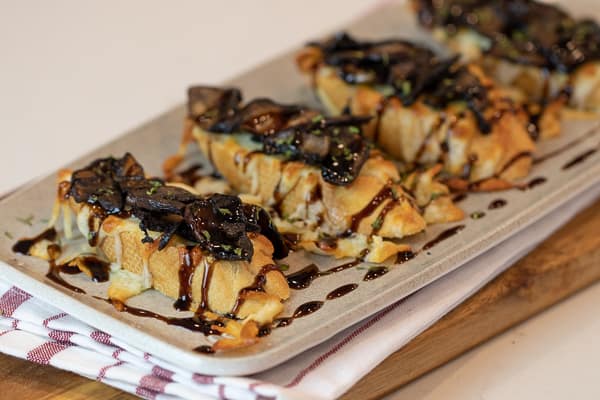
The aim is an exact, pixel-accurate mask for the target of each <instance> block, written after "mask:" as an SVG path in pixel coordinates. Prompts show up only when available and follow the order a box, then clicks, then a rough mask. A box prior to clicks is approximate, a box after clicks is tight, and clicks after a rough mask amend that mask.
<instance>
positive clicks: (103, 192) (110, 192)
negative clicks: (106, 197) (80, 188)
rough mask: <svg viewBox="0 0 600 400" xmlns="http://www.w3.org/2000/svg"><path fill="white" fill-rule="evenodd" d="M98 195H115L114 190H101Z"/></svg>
mask: <svg viewBox="0 0 600 400" xmlns="http://www.w3.org/2000/svg"><path fill="white" fill-rule="evenodd" d="M98 193H100V194H113V193H114V190H112V189H111V188H100V189H99V190H98Z"/></svg>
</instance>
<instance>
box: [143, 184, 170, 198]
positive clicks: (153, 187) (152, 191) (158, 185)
mask: <svg viewBox="0 0 600 400" xmlns="http://www.w3.org/2000/svg"><path fill="white" fill-rule="evenodd" d="M150 184H151V185H152V187H151V188H150V189H148V190H147V191H146V194H147V195H148V196H152V195H153V194H154V193H156V191H157V190H158V188H159V187H161V186H162V183H161V182H160V181H150ZM168 194H169V193H168V192H167V195H168Z"/></svg>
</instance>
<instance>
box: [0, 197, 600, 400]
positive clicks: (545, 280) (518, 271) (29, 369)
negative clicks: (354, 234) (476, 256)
mask: <svg viewBox="0 0 600 400" xmlns="http://www.w3.org/2000/svg"><path fill="white" fill-rule="evenodd" d="M566 250H568V251H566ZM598 279H600V201H598V202H596V204H594V205H593V206H591V207H590V208H588V209H586V210H584V211H583V212H581V213H580V214H579V215H578V216H577V217H575V218H574V219H573V220H572V221H571V222H569V223H568V224H567V225H565V226H564V227H563V228H562V229H560V230H559V231H558V232H556V233H555V234H554V235H552V236H551V237H550V238H549V239H548V240H546V241H545V242H544V243H542V244H541V245H540V246H539V247H538V248H536V249H535V250H534V251H533V252H531V253H530V254H529V255H527V256H526V257H525V258H523V259H522V260H521V261H519V262H518V263H517V264H515V265H514V266H513V267H511V268H510V269H509V270H507V271H506V272H504V273H503V274H502V275H500V276H499V277H497V278H496V279H495V280H493V281H492V282H490V283H489V284H488V285H487V286H485V287H484V288H483V289H481V290H480V291H479V292H478V293H476V294H475V295H473V296H472V297H471V298H470V299H469V300H467V301H466V302H465V303H463V304H462V305H461V306H460V307H458V308H457V309H455V310H454V311H452V312H451V313H450V314H448V315H447V316H446V317H444V318H443V319H442V320H440V321H439V322H438V323H436V324H435V325H433V326H432V327H431V328H429V329H428V330H426V331H425V332H423V333H422V334H421V335H419V336H418V337H417V338H415V339H414V340H413V341H412V342H410V343H409V344H408V345H407V346H405V347H404V348H403V349H401V350H399V351H397V352H396V353H394V354H392V355H391V356H390V357H388V358H387V359H386V360H385V361H384V362H383V363H381V364H380V365H379V366H378V367H377V368H375V369H374V370H373V371H372V372H371V373H369V374H368V375H367V376H365V377H364V378H363V379H362V380H361V381H360V382H358V383H357V384H356V385H355V386H354V387H353V388H352V389H351V390H350V391H349V392H348V393H347V394H346V395H344V396H343V398H344V399H346V400H358V399H361V400H362V399H374V398H378V397H381V396H383V395H384V394H386V393H389V392H391V391H393V390H395V389H397V388H399V387H400V386H402V385H405V384H406V383H408V382H410V381H412V380H414V379H416V378H418V377H419V376H421V375H423V374H425V373H427V372H428V371H431V370H432V369H434V368H436V367H438V366H440V365H442V364H444V363H446V362H448V361H450V360H452V359H453V358H455V357H457V356H459V355H460V354H463V353H464V352H466V351H468V350H469V349H471V348H473V347H474V346H477V345H478V344H480V343H482V342H484V341H486V340H488V339H490V338H492V337H494V336H495V335H497V334H499V333H501V332H503V331H505V330H507V329H508V328H510V327H512V326H514V325H516V324H518V323H519V322H521V321H523V320H525V319H527V318H529V317H531V316H533V315H535V314H537V313H539V312H541V311H542V310H544V309H546V308H547V307H549V306H551V305H552V304H555V303H557V302H559V301H561V300H562V299H564V298H565V297H567V296H569V295H571V294H573V293H575V292H576V291H578V290H580V289H582V288H584V287H586V286H588V285H590V284H591V283H593V282H595V281H597V280H598ZM0 380H1V381H2V382H3V384H4V388H3V391H5V392H6V393H11V397H12V398H15V399H24V400H28V399H32V400H41V399H59V398H60V399H64V400H75V399H77V400H78V399H92V400H96V399H98V400H100V399H102V400H104V399H109V400H112V399H133V398H135V397H134V396H131V395H129V394H126V393H123V392H121V391H119V390H117V389H113V388H111V387H109V386H106V385H104V384H101V383H99V382H94V381H90V380H88V379H86V378H83V377H80V376H77V375H75V374H72V373H69V372H66V371H61V370H58V369H55V368H53V367H49V366H40V365H36V364H33V363H30V362H28V361H23V360H20V359H16V358H13V357H10V356H7V355H2V354H0Z"/></svg>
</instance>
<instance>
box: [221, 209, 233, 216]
mask: <svg viewBox="0 0 600 400" xmlns="http://www.w3.org/2000/svg"><path fill="white" fill-rule="evenodd" d="M219 212H220V213H221V214H223V215H231V211H229V210H228V209H227V208H219Z"/></svg>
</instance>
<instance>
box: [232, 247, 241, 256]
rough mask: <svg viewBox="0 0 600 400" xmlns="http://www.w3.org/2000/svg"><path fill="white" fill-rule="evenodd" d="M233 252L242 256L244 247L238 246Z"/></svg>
mask: <svg viewBox="0 0 600 400" xmlns="http://www.w3.org/2000/svg"><path fill="white" fill-rule="evenodd" d="M233 252H234V253H235V255H236V256H238V257H241V256H242V249H241V248H240V247H236V248H235V250H233Z"/></svg>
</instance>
